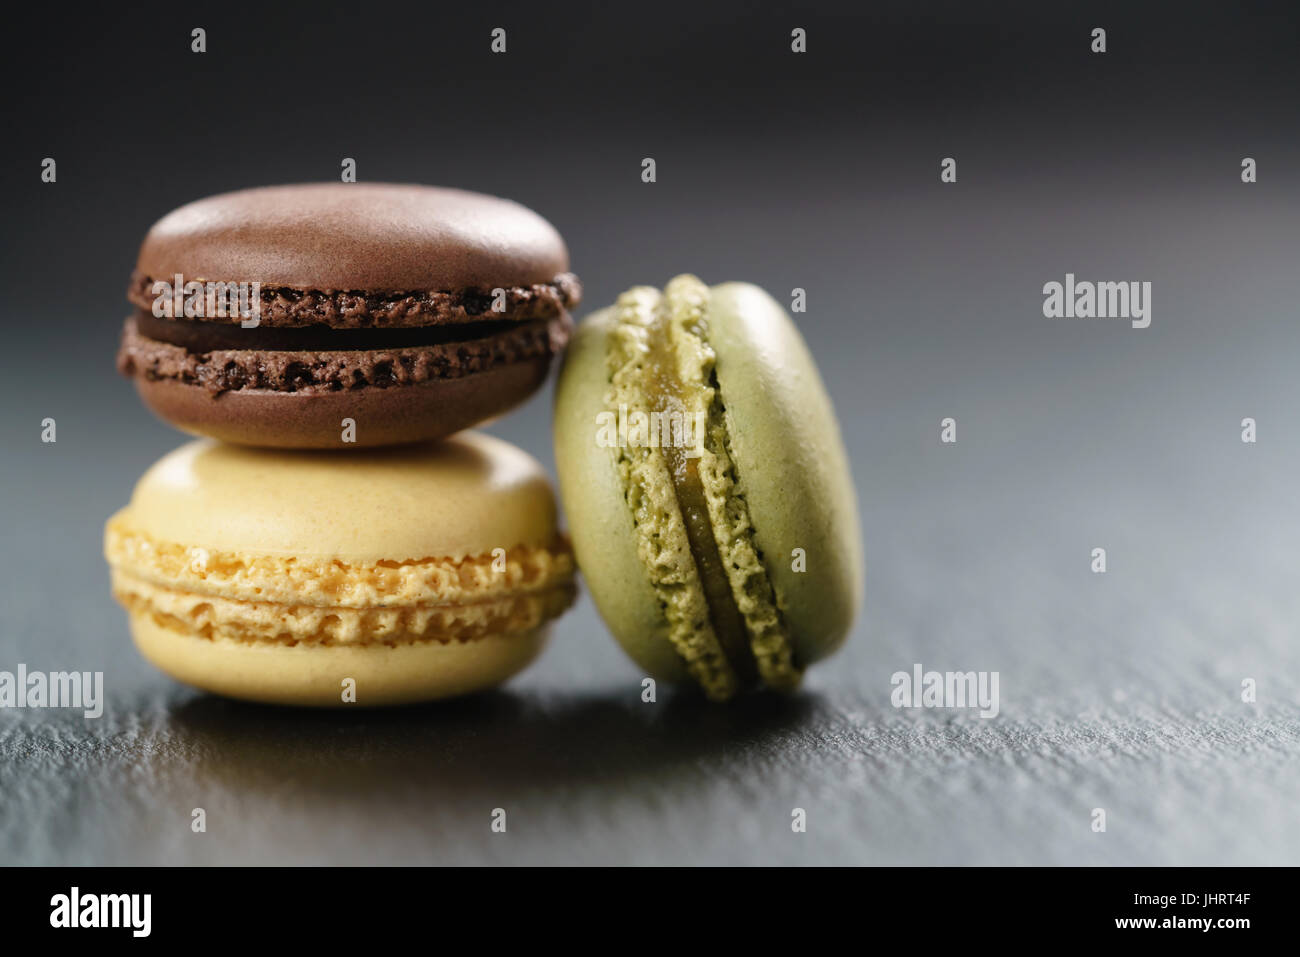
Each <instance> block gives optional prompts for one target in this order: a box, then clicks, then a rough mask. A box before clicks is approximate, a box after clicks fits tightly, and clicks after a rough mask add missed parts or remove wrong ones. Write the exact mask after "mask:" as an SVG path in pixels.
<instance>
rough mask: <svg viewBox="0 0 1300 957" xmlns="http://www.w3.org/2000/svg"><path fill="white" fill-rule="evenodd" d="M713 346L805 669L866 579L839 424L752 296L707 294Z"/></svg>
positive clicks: (804, 363)
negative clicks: (797, 551) (800, 559)
mask: <svg viewBox="0 0 1300 957" xmlns="http://www.w3.org/2000/svg"><path fill="white" fill-rule="evenodd" d="M709 344H710V345H711V346H712V348H713V350H714V352H715V353H716V355H717V360H716V367H715V373H716V375H717V379H718V386H719V390H720V392H721V393H722V400H723V402H724V403H725V405H726V410H727V411H726V418H727V423H728V428H727V435H728V439H729V443H730V450H731V456H732V458H733V460H734V463H735V467H736V472H737V474H738V475H739V477H740V481H741V482H742V483H743V486H744V492H745V499H746V502H747V504H748V507H749V512H750V516H751V519H752V521H753V524H754V534H755V538H756V540H757V544H758V546H759V548H760V549H761V551H762V555H763V562H764V565H765V567H766V568H767V572H768V575H769V577H770V579H771V582H772V587H773V588H774V590H775V591H776V596H777V604H778V606H779V607H780V609H781V614H782V617H783V619H784V621H785V625H786V628H787V632H788V635H789V639H790V641H791V643H792V644H793V646H794V654H795V658H796V660H797V661H799V662H800V663H801V664H804V665H807V664H809V663H811V662H813V661H817V660H818V659H820V658H824V657H826V656H827V655H829V654H831V653H832V652H834V651H835V650H836V649H837V648H838V647H839V646H840V645H841V644H842V643H843V641H844V639H845V638H846V637H847V636H848V633H849V629H850V627H851V626H852V623H853V619H854V617H855V615H856V614H857V611H858V607H859V606H860V604H861V601H862V591H863V584H864V579H865V572H864V562H863V555H862V539H861V534H860V526H859V521H858V508H857V496H856V494H855V492H854V488H853V480H852V477H851V475H850V472H849V464H848V456H847V454H846V453H845V450H844V441H843V439H842V438H841V436H840V429H839V423H838V420H837V419H836V417H835V410H834V409H833V408H832V406H831V401H830V397H829V396H828V395H827V394H826V387H825V385H823V383H822V378H821V374H820V373H819V372H818V371H817V365H816V363H815V362H814V361H813V358H812V355H811V354H810V353H809V352H808V347H807V346H806V345H805V344H804V341H803V337H802V336H800V335H799V331H798V330H797V329H796V328H795V326H794V323H793V322H791V320H790V317H789V316H788V315H786V312H785V310H784V309H783V308H781V306H780V304H779V303H777V302H776V300H774V299H773V298H772V297H771V296H769V295H768V294H767V293H766V292H764V291H763V290H762V289H760V288H759V287H757V286H754V285H750V284H749V283H736V282H733V283H725V284H723V285H720V286H714V287H713V288H712V295H711V298H710V303H709ZM795 549H801V550H802V556H803V563H802V564H801V563H800V562H798V560H797V554H796V552H795ZM800 568H802V569H803V570H799V569H800Z"/></svg>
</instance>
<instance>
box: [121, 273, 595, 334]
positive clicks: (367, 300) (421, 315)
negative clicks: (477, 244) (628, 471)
mask: <svg viewBox="0 0 1300 957" xmlns="http://www.w3.org/2000/svg"><path fill="white" fill-rule="evenodd" d="M162 278H163V279H164V280H167V281H171V279H172V277H170V276H164V277H162ZM207 278H209V279H210V278H212V277H207ZM153 287H154V280H153V278H151V277H149V276H146V275H144V274H142V273H141V272H139V271H138V270H137V271H136V272H134V273H133V274H132V276H131V285H130V286H129V287H128V288H127V294H126V297H127V299H129V300H130V301H131V302H132V303H134V304H135V305H136V306H137V307H139V308H141V309H144V310H145V311H147V312H148V311H151V310H152V308H153V305H154V303H155V302H156V300H157V299H158V296H157V294H156V293H154V291H153ZM501 291H502V292H503V293H504V301H503V302H501V303H500V304H501V305H503V306H504V307H505V311H504V312H503V313H501V316H502V317H503V318H508V319H518V320H524V319H550V318H553V317H554V316H557V315H559V314H560V313H561V312H564V311H565V310H570V309H573V308H574V307H575V306H577V305H578V303H579V302H581V301H582V283H580V282H579V281H578V277H577V276H575V275H573V273H561V274H560V275H558V276H556V277H554V278H553V279H552V280H551V281H550V282H547V283H535V284H533V285H531V286H507V287H503V288H502V290H501ZM497 305H498V299H497V297H496V296H495V295H494V292H493V290H491V289H462V290H457V291H440V290H412V291H406V292H400V291H399V292H366V291H363V290H331V289H292V288H287V287H284V286H273V285H263V286H262V287H261V296H260V306H261V320H262V325H263V326H279V327H292V326H313V325H318V324H324V325H328V326H330V327H332V328H336V329H366V328H380V329H382V328H397V327H405V328H411V327H421V326H433V325H442V324H443V323H449V324H453V325H454V324H457V323H462V322H465V321H466V320H468V319H475V318H477V317H478V316H483V315H489V314H490V313H491V312H492V310H493V308H494V307H495V306H497ZM209 321H210V322H219V323H226V324H228V325H239V317H238V316H226V317H209Z"/></svg>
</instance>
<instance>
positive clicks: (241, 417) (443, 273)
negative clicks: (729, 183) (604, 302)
mask: <svg viewBox="0 0 1300 957" xmlns="http://www.w3.org/2000/svg"><path fill="white" fill-rule="evenodd" d="M580 297H581V286H580V284H579V283H578V280H577V278H576V277H575V276H574V275H573V274H572V273H571V272H569V257H568V251H567V249H566V248H565V245H564V241H563V240H562V239H561V238H560V235H559V233H557V232H556V231H555V229H554V228H553V227H552V226H551V225H550V223H548V222H547V221H546V220H544V219H542V217H540V216H538V215H537V214H536V213H534V212H532V211H531V210H529V209H526V208H525V207H523V206H520V205H518V204H517V203H513V202H510V201H508V200H504V199H498V198H496V197H492V196H485V195H482V194H479V193H470V192H465V191H462V190H455V189H440V188H435V187H431V186H406V185H390V184H377V183H321V184H309V185H298V186H273V187H266V188H262V189H249V190H243V191H240V192H235V193H226V194H223V195H220V196H213V197H209V198H207V199H202V200H199V201H198V202H194V203H190V204H189V205H187V206H182V207H180V208H179V209H177V210H174V211H173V212H171V213H168V214H167V215H166V216H164V217H163V218H162V219H160V220H159V221H158V222H157V223H155V224H154V226H153V228H152V229H150V230H149V232H148V235H146V236H145V239H144V243H143V244H142V246H141V247H140V254H139V258H138V260H137V262H136V267H135V272H134V274H133V275H132V277H131V282H130V286H129V288H128V291H127V298H128V299H129V300H130V302H131V303H132V305H134V306H135V307H136V308H135V311H134V313H133V314H132V315H131V316H130V317H128V318H127V320H126V324H125V328H124V329H123V333H122V340H121V346H120V348H119V351H118V356H117V365H118V369H119V370H120V371H121V372H122V373H123V374H124V375H127V376H129V377H131V378H133V379H134V380H135V384H136V388H137V390H138V391H139V393H140V396H141V398H142V399H143V400H144V402H145V404H146V405H147V406H148V407H149V408H150V409H152V410H153V411H154V412H155V413H156V414H157V415H158V416H160V417H161V418H163V419H164V420H166V421H168V422H170V423H171V424H172V425H174V426H176V427H177V428H180V429H182V430H183V431H186V432H190V433H193V434H196V435H204V436H211V437H213V438H218V439H222V440H224V441H227V442H236V443H240V444H244V445H254V446H271V447H278V448H317V449H332V448H342V449H345V450H354V449H357V448H364V447H369V446H376V445H389V444H394V443H402V442H417V441H424V440H432V439H436V438H440V437H442V436H446V435H450V434H452V433H453V432H457V431H459V430H460V429H464V428H467V427H469V426H472V425H474V424H476V423H480V422H484V421H486V420H488V419H491V418H493V417H495V416H497V415H500V414H502V413H504V412H506V411H508V410H509V409H511V408H512V407H514V406H516V405H518V404H519V403H520V402H522V401H523V400H524V399H526V398H527V397H528V396H530V395H531V394H532V393H533V392H534V391H536V389H537V388H538V386H540V385H541V384H542V382H543V381H544V380H545V378H546V374H547V370H548V368H549V366H550V363H551V360H552V358H553V357H554V356H555V355H556V354H557V353H558V352H559V351H560V350H562V349H563V348H564V345H565V343H566V342H567V340H568V338H569V333H570V330H571V328H572V320H571V319H570V317H569V310H570V309H571V308H573V307H574V306H575V305H576V304H577V303H578V301H579V299H580Z"/></svg>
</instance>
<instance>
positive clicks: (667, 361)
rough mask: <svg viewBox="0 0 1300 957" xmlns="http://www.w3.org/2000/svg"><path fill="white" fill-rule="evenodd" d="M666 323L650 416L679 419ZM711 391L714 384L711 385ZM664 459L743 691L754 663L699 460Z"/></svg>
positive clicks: (677, 452) (673, 454)
mask: <svg viewBox="0 0 1300 957" xmlns="http://www.w3.org/2000/svg"><path fill="white" fill-rule="evenodd" d="M666 331H667V323H666V322H664V321H662V320H661V321H660V322H659V323H657V324H656V329H655V331H654V332H652V335H653V336H654V339H655V340H657V341H652V344H651V347H650V361H649V363H648V365H649V370H648V372H649V382H648V389H647V391H648V392H649V394H650V395H652V396H653V397H654V398H653V399H652V401H653V402H654V405H655V408H654V410H653V411H656V412H659V413H669V412H672V411H677V412H680V413H682V414H685V413H684V409H683V404H682V400H681V392H682V388H681V382H680V381H679V380H678V378H677V375H676V374H675V372H674V371H673V368H672V364H671V349H670V346H669V344H668V341H667V335H666ZM715 388H716V383H715ZM662 448H663V453H664V458H665V459H666V460H667V463H668V473H669V477H670V478H671V479H672V483H673V492H674V494H675V495H676V496H677V507H678V509H679V510H680V511H681V514H682V522H683V523H684V524H685V526H686V539H687V541H688V542H689V543H690V547H691V557H692V559H693V560H694V561H695V570H696V573H697V574H698V575H699V578H700V585H701V586H702V587H703V589H704V597H705V601H706V603H707V605H708V608H709V621H710V622H711V623H712V625H713V631H714V634H716V635H717V637H718V644H720V645H721V646H722V653H723V654H724V655H726V657H727V662H728V663H729V664H730V665H731V667H732V670H733V671H735V672H736V676H737V678H739V680H740V684H741V685H742V686H749V685H753V684H754V683H755V682H756V681H757V680H758V663H757V661H755V659H754V649H753V648H751V647H750V644H749V632H748V630H747V629H746V628H745V619H744V616H742V615H741V613H740V608H739V607H738V606H737V605H736V597H735V595H734V594H733V593H732V591H731V583H730V582H729V581H728V579H727V571H726V567H725V566H724V564H723V561H722V554H721V552H720V551H719V550H718V542H717V539H716V538H714V536H713V522H712V521H711V520H710V518H709V507H708V500H707V498H706V497H705V494H704V483H703V482H702V481H701V480H700V472H699V459H698V458H691V457H689V456H688V455H687V454H686V453H687V451H688V449H685V448H679V447H677V446H675V445H664V446H663V447H662Z"/></svg>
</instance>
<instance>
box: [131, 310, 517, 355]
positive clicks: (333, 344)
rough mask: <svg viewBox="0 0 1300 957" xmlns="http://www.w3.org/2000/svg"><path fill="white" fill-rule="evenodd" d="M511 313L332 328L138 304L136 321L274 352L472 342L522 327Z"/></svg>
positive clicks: (200, 343) (195, 348) (152, 331)
mask: <svg viewBox="0 0 1300 957" xmlns="http://www.w3.org/2000/svg"><path fill="white" fill-rule="evenodd" d="M521 326H522V324H521V323H519V322H517V321H515V320H511V319H480V320H477V321H474V322H459V323H455V324H451V325H440V326H417V327H415V328H399V329H332V328H330V327H329V326H324V325H314V326H298V327H288V328H285V327H274V326H262V325H258V326H255V327H253V328H251V329H245V328H244V327H243V326H238V325H231V324H229V323H226V322H204V321H202V320H198V319H159V318H158V317H157V316H155V315H153V313H151V312H147V311H146V310H143V309H141V310H138V311H137V312H136V316H135V327H136V330H137V331H138V332H139V333H140V335H142V336H145V337H147V338H149V339H153V340H154V341H156V342H166V343H169V344H171V345H174V346H180V347H182V348H183V349H186V350H187V351H189V352H214V351H218V350H244V349H248V350H253V351H258V352H261V351H275V352H349V351H359V350H373V349H406V348H411V347H416V346H434V345H442V344H445V343H449V342H472V341H474V340H477V339H487V338H490V337H491V336H494V335H497V334H498V333H502V332H509V331H511V330H517V329H520V328H521Z"/></svg>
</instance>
